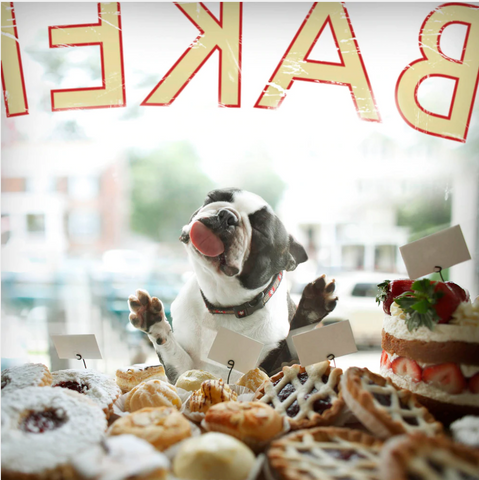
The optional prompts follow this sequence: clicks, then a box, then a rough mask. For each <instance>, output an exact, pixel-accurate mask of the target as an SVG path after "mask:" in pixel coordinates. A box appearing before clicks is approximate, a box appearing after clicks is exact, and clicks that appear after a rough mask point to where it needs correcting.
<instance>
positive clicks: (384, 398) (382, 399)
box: [373, 393, 391, 407]
mask: <svg viewBox="0 0 479 480" xmlns="http://www.w3.org/2000/svg"><path fill="white" fill-rule="evenodd" d="M373 397H374V398H375V399H376V400H377V401H378V402H379V403H380V404H381V405H383V406H385V407H390V406H391V397H390V396H389V395H384V394H382V393H373Z"/></svg>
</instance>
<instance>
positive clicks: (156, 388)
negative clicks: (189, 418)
mask: <svg viewBox="0 0 479 480" xmlns="http://www.w3.org/2000/svg"><path fill="white" fill-rule="evenodd" d="M146 407H176V408H177V409H180V408H181V399H180V397H179V396H178V394H177V393H176V388H175V386H174V385H170V384H169V383H166V382H163V381H162V380H149V381H147V382H143V383H140V384H139V385H137V386H136V387H135V388H133V389H132V390H131V391H130V392H128V393H127V394H126V398H125V411H127V412H136V411H137V410H140V409H142V408H146Z"/></svg>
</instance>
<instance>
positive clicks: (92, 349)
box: [51, 334, 103, 368]
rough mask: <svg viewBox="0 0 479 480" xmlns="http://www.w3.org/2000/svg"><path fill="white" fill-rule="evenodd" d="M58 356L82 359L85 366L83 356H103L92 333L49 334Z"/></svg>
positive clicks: (92, 357)
mask: <svg viewBox="0 0 479 480" xmlns="http://www.w3.org/2000/svg"><path fill="white" fill-rule="evenodd" d="M51 339H52V341H53V344H54V345H55V349H56V351H57V354H58V358H74V359H76V360H80V361H81V360H82V361H83V366H84V367H85V368H87V366H86V362H85V358H91V359H101V358H103V357H102V355H101V352H100V349H99V347H98V342H97V341H96V337H95V335H93V334H87V335H51Z"/></svg>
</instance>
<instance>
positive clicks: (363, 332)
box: [291, 271, 407, 346]
mask: <svg viewBox="0 0 479 480" xmlns="http://www.w3.org/2000/svg"><path fill="white" fill-rule="evenodd" d="M332 278H334V279H335V282H336V294H337V296H338V304H337V306H336V308H335V309H334V310H333V311H332V312H331V313H330V314H329V315H328V316H327V317H326V318H325V319H324V320H323V323H324V324H328V323H334V322H339V321H342V320H349V321H350V323H351V328H352V330H353V335H354V338H355V340H356V344H357V345H360V346H379V345H381V330H382V324H383V319H384V312H383V309H382V306H381V305H378V304H377V303H376V295H377V293H378V287H377V285H378V284H379V283H382V282H384V280H395V279H398V278H407V275H406V274H403V275H401V274H397V273H381V272H364V271H354V272H344V273H339V274H337V275H335V276H334V277H333V276H331V277H328V279H329V280H330V279H332ZM305 286H306V284H295V285H293V286H292V288H291V297H292V298H293V300H294V301H295V302H296V303H298V301H299V299H300V298H301V293H302V291H303V289H304V287H305Z"/></svg>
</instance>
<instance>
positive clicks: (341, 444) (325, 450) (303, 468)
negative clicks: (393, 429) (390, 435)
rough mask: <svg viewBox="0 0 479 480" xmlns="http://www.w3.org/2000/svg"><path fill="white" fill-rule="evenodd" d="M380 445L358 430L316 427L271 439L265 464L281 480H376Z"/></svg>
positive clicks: (376, 440) (377, 478) (380, 442)
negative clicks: (272, 440)
mask: <svg viewBox="0 0 479 480" xmlns="http://www.w3.org/2000/svg"><path fill="white" fill-rule="evenodd" d="M381 447H382V441H381V440H379V439H377V438H374V437H372V436H371V435H368V434H367V433H364V432H361V431H359V430H350V429H346V428H340V427H315V428H311V429H305V430H300V431H298V432H293V433H291V434H289V435H286V436H285V437H283V438H281V439H279V440H276V441H274V442H273V443H272V444H271V447H270V449H269V450H268V467H269V469H270V470H272V472H271V473H272V474H273V476H274V477H275V478H281V480H297V479H303V478H304V479H306V478H308V479H309V478H311V479H312V478H314V479H322V478H324V479H328V480H334V479H337V480H339V479H350V480H379V479H380V477H379V474H378V470H379V453H380V449H381Z"/></svg>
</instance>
